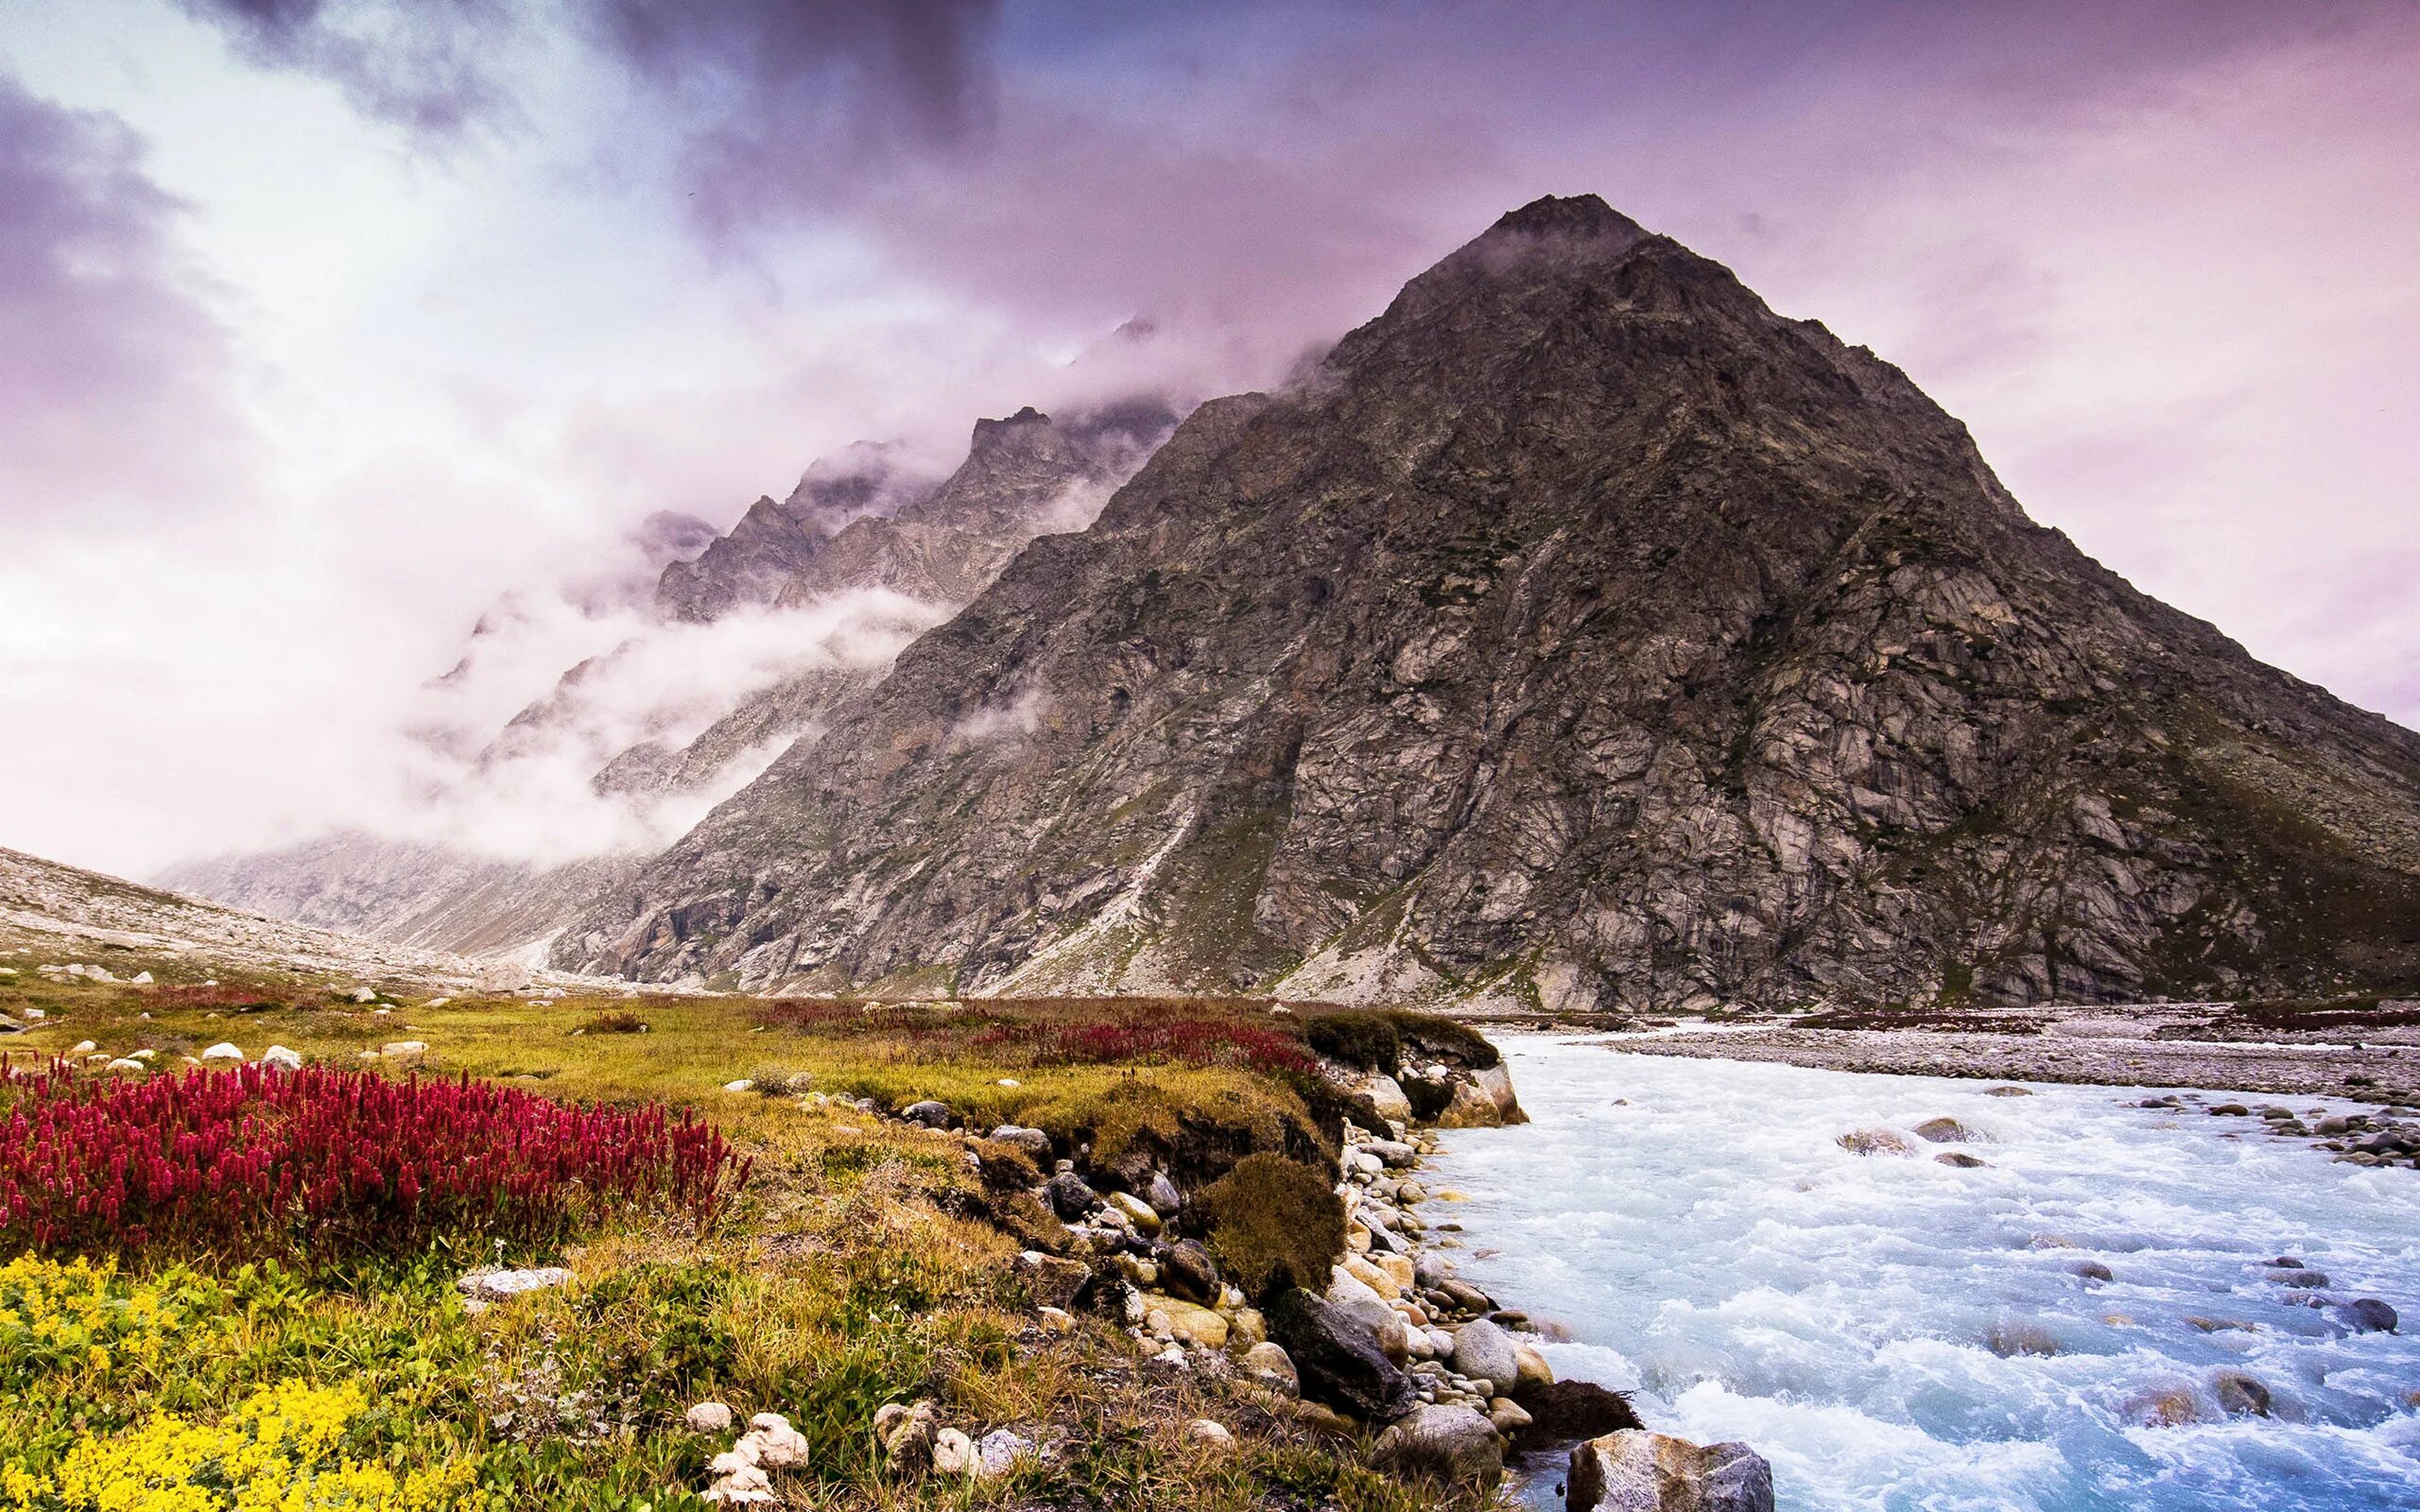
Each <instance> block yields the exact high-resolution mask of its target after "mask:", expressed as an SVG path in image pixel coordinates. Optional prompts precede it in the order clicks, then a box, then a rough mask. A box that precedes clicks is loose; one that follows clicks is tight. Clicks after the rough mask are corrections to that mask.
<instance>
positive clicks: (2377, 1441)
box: [1424, 1034, 2420, 1512]
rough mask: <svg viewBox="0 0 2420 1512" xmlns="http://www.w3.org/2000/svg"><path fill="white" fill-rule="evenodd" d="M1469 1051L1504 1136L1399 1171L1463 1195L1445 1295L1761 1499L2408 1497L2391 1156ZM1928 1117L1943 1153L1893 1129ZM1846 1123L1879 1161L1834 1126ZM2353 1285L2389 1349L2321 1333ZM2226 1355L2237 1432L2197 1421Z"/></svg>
mask: <svg viewBox="0 0 2420 1512" xmlns="http://www.w3.org/2000/svg"><path fill="white" fill-rule="evenodd" d="M1497 1038H1498V1041H1499V1043H1500V1044H1501V1046H1502V1048H1503V1049H1504V1052H1505V1055H1506V1057H1507V1058H1508V1059H1509V1060H1510V1062H1511V1063H1512V1069H1513V1081H1514V1084H1515V1085H1516V1087H1517V1088H1518V1089H1519V1091H1520V1095H1521V1100H1522V1103H1523V1105H1524V1107H1526V1108H1528V1110H1529V1112H1530V1118H1531V1120H1532V1122H1531V1123H1530V1124H1528V1125H1521V1126H1517V1127H1513V1128H1506V1129H1473V1130H1463V1131H1457V1132H1455V1133H1453V1134H1450V1135H1448V1136H1447V1138H1446V1145H1445V1152H1444V1153H1443V1155H1442V1156H1441V1157H1440V1158H1438V1159H1437V1160H1434V1161H1433V1166H1434V1169H1433V1170H1432V1171H1431V1172H1430V1173H1429V1180H1430V1183H1431V1186H1432V1189H1434V1188H1439V1187H1442V1188H1451V1189H1456V1190H1458V1191H1460V1192H1461V1193H1463V1194H1467V1196H1468V1199H1469V1200H1468V1201H1466V1202H1462V1203H1459V1204H1454V1203H1445V1204H1431V1205H1429V1206H1427V1207H1426V1209H1425V1210H1424V1211H1426V1213H1427V1215H1428V1216H1429V1217H1430V1219H1431V1221H1432V1222H1445V1221H1453V1222H1459V1223H1461V1225H1462V1226H1463V1232H1462V1233H1461V1235H1460V1236H1458V1237H1459V1238H1460V1239H1461V1242H1462V1243H1463V1244H1464V1245H1465V1246H1467V1247H1466V1248H1464V1249H1461V1250H1460V1251H1456V1252H1454V1253H1455V1257H1456V1258H1457V1259H1458V1260H1459V1261H1460V1262H1461V1265H1462V1274H1463V1276H1464V1277H1465V1278H1466V1279H1468V1280H1474V1281H1476V1282H1477V1283H1478V1284H1479V1285H1480V1286H1482V1287H1484V1288H1486V1289H1487V1290H1489V1291H1490V1292H1492V1293H1493V1294H1494V1295H1495V1297H1497V1299H1498V1300H1499V1302H1501V1303H1502V1304H1503V1305H1505V1306H1510V1307H1517V1308H1521V1309H1524V1310H1526V1311H1527V1312H1528V1313H1530V1314H1531V1316H1532V1317H1534V1318H1537V1319H1539V1320H1540V1321H1541V1323H1543V1324H1544V1325H1546V1326H1547V1329H1548V1331H1549V1333H1552V1332H1555V1331H1557V1330H1560V1331H1566V1332H1567V1334H1568V1336H1567V1337H1564V1338H1552V1337H1550V1338H1549V1339H1548V1340H1547V1342H1546V1343H1545V1344H1544V1345H1543V1350H1544V1352H1545V1354H1546V1355H1547V1359H1548V1361H1549V1362H1550V1363H1551V1364H1552V1365H1553V1366H1555V1369H1556V1371H1557V1372H1558V1374H1561V1375H1564V1376H1577V1377H1582V1378H1584V1379H1590V1380H1595V1381H1599V1382H1602V1383H1605V1384H1607V1385H1611V1386H1616V1387H1618V1388H1622V1389H1626V1390H1632V1391H1634V1392H1635V1393H1636V1401H1637V1406H1638V1408H1639V1412H1640V1416H1641V1417H1644V1418H1645V1419H1646V1421H1647V1423H1648V1425H1649V1426H1650V1427H1651V1428H1654V1429H1657V1430H1659V1431H1662V1432H1666V1433H1673V1434H1678V1435H1682V1436H1684V1437H1687V1438H1692V1439H1696V1440H1698V1441H1699V1442H1714V1441H1716V1440H1720V1439H1726V1438H1737V1439H1743V1440H1745V1441H1746V1442H1747V1443H1749V1444H1750V1445H1751V1446H1753V1447H1754V1448H1755V1449H1756V1450H1757V1451H1758V1452H1761V1453H1763V1454H1764V1455H1765V1456H1766V1457H1767V1458H1768V1459H1770V1460H1771V1461H1772V1467H1773V1479H1774V1482H1775V1485H1776V1487H1777V1491H1778V1497H1779V1505H1780V1507H1781V1508H1783V1509H1784V1512H1789V1509H1800V1512H1816V1509H1821V1512H1835V1509H1837V1512H1871V1509H1875V1508H1889V1509H1901V1508H1905V1509H1918V1508H1921V1509H1925V1512H1987V1509H1988V1512H2002V1509H2020V1512H2024V1509H2035V1512H2073V1509H2086V1508H2090V1509H2102V1508H2107V1509H2113V1512H2115V1509H2121V1508H2122V1509H2126V1512H2140V1509H2161V1512H2166V1509H2175V1512H2186V1509H2192V1512H2205V1509H2211V1508H2223V1507H2246V1508H2253V1507H2257V1508H2261V1509H2263V1512H2290V1509H2306V1508H2307V1509H2311V1512H2319V1509H2328V1512H2341V1509H2356V1508H2380V1509H2384V1508H2399V1509H2410V1508H2411V1507H2413V1506H2415V1505H2420V1173H2414V1172H2411V1171H2409V1170H2397V1169H2386V1168H2377V1169H2370V1168H2362V1167H2358V1166H2352V1165H2345V1164H2336V1163H2331V1162H2330V1161H2329V1160H2328V1159H2327V1158H2326V1156H2325V1154H2323V1153H2320V1152H2317V1151H2314V1150H2313V1149H2311V1148H2310V1147H2309V1146H2308V1145H2307V1144H2304V1143H2295V1142H2288V1141H2275V1140H2270V1139H2266V1138H2263V1137H2260V1136H2258V1135H2256V1134H2250V1133H2243V1132H2240V1131H2239V1130H2238V1129H2236V1128H2235V1126H2234V1125H2236V1123H2237V1122H2238V1121H2234V1120H2221V1119H2214V1118H2207V1117H2204V1116H2202V1115H2200V1114H2195V1113H2187V1114H2176V1113H2172V1112H2163V1111H2159V1110H2152V1109H2144V1108H2138V1107H2135V1106H2133V1105H2134V1104H2135V1103H2136V1102H2137V1101H2139V1099H2140V1098H2141V1096H2142V1092H2141V1090H2140V1089H2127V1090H2125V1091H2119V1090H2117V1089H2112V1088H2096V1087H2078V1086H2047V1085H2046V1086H2035V1087H2032V1088H2030V1089H2028V1091H2029V1092H2030V1095H2025V1096H2009V1095H1998V1096H1995V1095H1992V1094H1991V1091H1990V1088H1991V1085H1992V1084H1990V1083H1985V1082H1979V1081H1972V1080H1947V1079H1941V1078H1933V1077H1921V1076H1893V1075H1870V1074H1854V1073H1847V1072H1839V1071H1829V1070H1819V1069H1810V1068H1805V1067H1798V1066H1789V1065H1779V1064H1765V1063H1749V1062H1734V1061H1724V1060H1705V1059H1677V1058H1672V1057H1657V1056H1646V1055H1638V1054H1631V1053H1625V1052H1623V1051H1621V1050H1619V1049H1617V1048H1608V1047H1606V1046H1605V1045H1604V1044H1603V1043H1602V1042H1601V1041H1599V1042H1591V1041H1587V1040H1570V1039H1560V1038H1555V1037H1549V1036H1543V1035H1503V1034H1499V1035H1498V1036H1497ZM1941 1117H1948V1118H1954V1119H1956V1120H1958V1121H1960V1122H1961V1123H1962V1124H1963V1125H1966V1126H1967V1128H1968V1129H1970V1130H1972V1131H1973V1134H1974V1136H1975V1138H1973V1139H1972V1140H1971V1141H1968V1142H1965V1143H1944V1144H1934V1143H1927V1142H1925V1141H1922V1140H1920V1139H1916V1138H1915V1137H1914V1136H1913V1132H1912V1131H1913V1130H1914V1128H1915V1127H1916V1125H1919V1124H1921V1123H1923V1122H1925V1121H1927V1120H1930V1119H1935V1118H1941ZM1858 1129H1890V1130H1895V1131H1897V1132H1898V1133H1900V1134H1901V1135H1902V1136H1904V1143H1906V1145H1907V1146H1908V1147H1909V1148H1910V1149H1911V1150H1912V1151H1913V1152H1914V1153H1912V1154H1879V1155H1862V1156H1861V1155H1857V1154H1853V1153H1851V1152H1850V1151H1849V1150H1847V1149H1844V1148H1842V1147H1841V1144H1840V1143H1837V1141H1838V1138H1839V1136H1841V1135H1842V1134H1846V1133H1849V1132H1851V1131H1853V1130H1858ZM2230 1134H2233V1135H2235V1137H2229V1136H2230ZM1942 1153H1962V1154H1966V1155H1970V1156H1972V1157H1975V1158H1977V1159H1979V1160H1981V1161H1982V1162H1983V1163H1982V1164H1981V1165H1979V1166H1975V1167H1969V1168H1962V1167H1957V1166H1952V1165H1947V1164H1944V1163H1940V1162H1939V1161H1937V1160H1935V1159H1934V1157H1935V1156H1936V1155H1938V1154H1942ZM2281 1258H2282V1259H2288V1260H2293V1261H2299V1262H2301V1263H2302V1268H2301V1271H2300V1272H2299V1273H2297V1272H2296V1271H2295V1270H2294V1269H2292V1268H2290V1267H2288V1268H2280V1267H2275V1266H2273V1265H2271V1264H2270V1263H2269V1262H2272V1261H2273V1260H2277V1259H2281ZM2095 1267H2099V1268H2103V1269H2105V1270H2106V1271H2107V1273H2108V1279H2107V1280H2100V1279H2097V1278H2098V1271H2097V1270H2096V1269H2095ZM2312 1273H2317V1274H2319V1275H2321V1276H2324V1277H2325V1284H2324V1285H2312V1284H2309V1283H2308V1277H2309V1276H2310V1275H2311V1274H2312ZM2298 1274H2299V1277H2300V1278H2301V1279H2302V1280H2303V1283H2302V1284H2292V1283H2293V1282H2295V1281H2296V1280H2297V1278H2298ZM2358 1297H2377V1298H2380V1299H2383V1300H2385V1301H2387V1302H2389V1303H2391V1304H2392V1305H2394V1307H2395V1308H2397V1309H2398V1310H2399V1311H2401V1312H2402V1313H2403V1314H2404V1316H2405V1318H2406V1319H2407V1325H2406V1327H2405V1329H2404V1332H2403V1333H2402V1334H2400V1335H2396V1334H2389V1333H2384V1332H2353V1331H2352V1330H2351V1329H2350V1328H2349V1327H2348V1325H2347V1323H2346V1321H2345V1320H2344V1316H2343V1314H2342V1313H2341V1312H2340V1311H2338V1309H2337V1307H2336V1306H2335V1305H2332V1304H2341V1303H2342V1302H2347V1301H2350V1300H2352V1299H2354V1298H2358ZM2314 1301H2320V1302H2322V1303H2323V1304H2324V1305H2320V1306H2312V1305H2308V1304H2310V1303H2312V1302H2314ZM2230 1374H2232V1375H2237V1376H2245V1377H2250V1378H2251V1379H2252V1380H2253V1381H2255V1382H2256V1383H2258V1384H2259V1386H2260V1387H2262V1388H2264V1389H2265V1390H2266V1392H2267V1393H2268V1396H2269V1407H2270V1415H2269V1416H2266V1417H2260V1416H2251V1415H2246V1414H2244V1413H2242V1412H2241V1411H2240V1410H2238V1411H2237V1412H2232V1413H2231V1412H2230V1411H2228V1410H2227V1409H2228V1406H2229V1398H2230V1396H2232V1397H2233V1398H2234V1404H2235V1405H2236V1406H2237V1407H2238V1409H2239V1408H2240V1405H2241V1394H2240V1388H2239V1387H2238V1388H2236V1389H2235V1390H2234V1391H2233V1392H2230V1391H2228V1390H2227V1389H2226V1388H2225V1386H2224V1378H2225V1377H2227V1376H2228V1375H2230ZM2179 1417H2184V1418H2187V1419H2188V1420H2185V1421H2175V1420H2173V1419H2176V1418H2179ZM2162 1418H2166V1419H2169V1420H2168V1421H2161V1419H2162ZM1556 1479H1557V1477H1556V1476H1555V1475H1553V1474H1552V1473H1551V1472H1548V1473H1547V1474H1544V1475H1540V1476H1537V1477H1535V1478H1533V1479H1532V1480H1531V1482H1530V1485H1529V1486H1528V1488H1527V1492H1526V1494H1527V1496H1528V1499H1529V1500H1530V1503H1532V1504H1534V1505H1538V1506H1545V1507H1555V1506H1560V1505H1561V1499H1560V1497H1559V1496H1558V1495H1557V1494H1556V1490H1555V1482H1556Z"/></svg>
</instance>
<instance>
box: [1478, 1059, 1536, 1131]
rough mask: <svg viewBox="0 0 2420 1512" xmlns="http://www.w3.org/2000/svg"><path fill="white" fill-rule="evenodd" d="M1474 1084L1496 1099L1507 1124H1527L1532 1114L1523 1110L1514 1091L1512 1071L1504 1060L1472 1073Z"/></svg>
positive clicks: (1497, 1106)
mask: <svg viewBox="0 0 2420 1512" xmlns="http://www.w3.org/2000/svg"><path fill="white" fill-rule="evenodd" d="M1471 1082H1472V1085H1474V1086H1476V1087H1478V1090H1479V1091H1483V1092H1485V1093H1487V1095H1488V1096H1489V1097H1490V1098H1491V1099H1492V1100H1494V1102H1495V1110H1496V1112H1497V1113H1498V1114H1499V1115H1501V1116H1502V1118H1503V1120H1504V1122H1505V1123H1507V1124H1526V1123H1528V1122H1529V1121H1530V1115H1529V1114H1527V1113H1525V1112H1523V1111H1521V1099H1520V1098H1518V1097H1516V1096H1514V1095H1513V1071H1512V1068H1511V1067H1509V1066H1507V1065H1505V1064H1504V1062H1502V1061H1500V1060H1499V1061H1497V1062H1496V1063H1495V1065H1493V1066H1489V1067H1487V1068H1486V1069H1485V1070H1482V1071H1475V1072H1472V1073H1471Z"/></svg>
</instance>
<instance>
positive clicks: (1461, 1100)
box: [1437, 1081, 1504, 1128]
mask: <svg viewBox="0 0 2420 1512" xmlns="http://www.w3.org/2000/svg"><path fill="white" fill-rule="evenodd" d="M1503 1122H1504V1110H1503V1109H1502V1108H1497V1107H1496V1106H1495V1098H1493V1097H1490V1096H1489V1095H1488V1094H1487V1093H1486V1092H1485V1091H1481V1090H1480V1089H1479V1088H1478V1087H1476V1086H1474V1085H1472V1084H1471V1083H1469V1082H1466V1081H1458V1082H1456V1083H1454V1091H1453V1095H1452V1096H1451V1097H1450V1098H1449V1099H1447V1101H1446V1103H1445V1110H1444V1111H1443V1112H1442V1113H1440V1114H1438V1115H1437V1126H1438V1127H1439V1128H1494V1127H1495V1126H1496V1125H1499V1124H1501V1123H1503Z"/></svg>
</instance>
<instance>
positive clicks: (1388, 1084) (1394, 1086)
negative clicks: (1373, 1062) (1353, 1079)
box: [1359, 1073, 1411, 1124]
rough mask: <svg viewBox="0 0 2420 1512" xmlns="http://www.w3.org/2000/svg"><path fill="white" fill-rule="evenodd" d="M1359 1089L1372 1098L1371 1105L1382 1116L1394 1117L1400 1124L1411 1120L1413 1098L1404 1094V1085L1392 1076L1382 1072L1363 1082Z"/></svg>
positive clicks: (1362, 1093)
mask: <svg viewBox="0 0 2420 1512" xmlns="http://www.w3.org/2000/svg"><path fill="white" fill-rule="evenodd" d="M1359 1090H1360V1092H1361V1095H1362V1096H1364V1097H1367V1098H1368V1099H1370V1106H1371V1107H1372V1108H1376V1109H1377V1110H1378V1116H1379V1117H1380V1118H1385V1119H1392V1120H1393V1121H1394V1122H1396V1123H1398V1124H1409V1123H1410V1122H1411V1099H1410V1098H1409V1097H1406V1096H1405V1095H1404V1094H1403V1085H1402V1084H1401V1083H1400V1082H1398V1081H1396V1080H1395V1079H1394V1078H1393V1077H1392V1076H1390V1075H1387V1074H1384V1073H1380V1074H1377V1075H1374V1076H1373V1077H1371V1078H1370V1079H1369V1080H1368V1081H1366V1082H1363V1083H1362V1084H1361V1087H1360V1089H1359Z"/></svg>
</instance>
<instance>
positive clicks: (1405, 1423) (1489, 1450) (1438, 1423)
mask: <svg viewBox="0 0 2420 1512" xmlns="http://www.w3.org/2000/svg"><path fill="white" fill-rule="evenodd" d="M1370 1463H1371V1465H1372V1466H1373V1467H1374V1468H1375V1469H1379V1470H1382V1471H1384V1472H1385V1473H1387V1474H1389V1475H1392V1476H1394V1477H1395V1478H1396V1479H1397V1480H1406V1481H1409V1480H1426V1481H1434V1482H1436V1483H1437V1484H1439V1485H1441V1486H1476V1487H1478V1488H1479V1489H1482V1490H1488V1489H1493V1488H1494V1487H1495V1483H1496V1482H1497V1481H1500V1480H1502V1479H1503V1478H1504V1438H1503V1435H1500V1434H1498V1433H1497V1432H1496V1431H1495V1424H1494V1423H1491V1422H1489V1421H1488V1420H1487V1419H1486V1417H1482V1416H1481V1415H1479V1414H1478V1413H1476V1412H1473V1411H1472V1410H1471V1409H1470V1408H1468V1407H1422V1408H1419V1409H1417V1410H1415V1411H1414V1412H1412V1413H1411V1414H1410V1415H1409V1417H1405V1418H1403V1419H1402V1420H1401V1421H1399V1422H1397V1423H1396V1424H1394V1426H1392V1427H1391V1428H1389V1429H1388V1430H1387V1431H1386V1432H1385V1433H1383V1434H1380V1435H1378V1441H1377V1442H1376V1443H1375V1444H1373V1445H1372V1446H1371V1447H1370Z"/></svg>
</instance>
